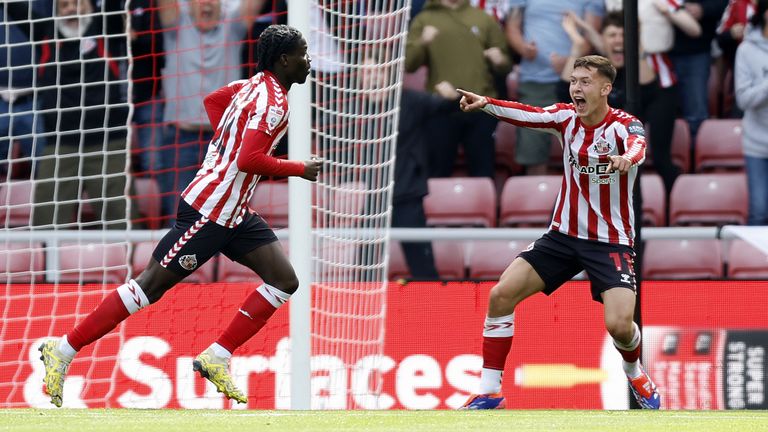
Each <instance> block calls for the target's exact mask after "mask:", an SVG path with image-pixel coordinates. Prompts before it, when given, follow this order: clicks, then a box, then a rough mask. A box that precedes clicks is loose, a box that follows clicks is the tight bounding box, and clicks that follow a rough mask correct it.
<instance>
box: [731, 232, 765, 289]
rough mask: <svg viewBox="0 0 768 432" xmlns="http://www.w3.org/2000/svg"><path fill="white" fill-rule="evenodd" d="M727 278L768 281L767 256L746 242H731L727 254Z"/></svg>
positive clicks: (739, 240) (738, 240)
mask: <svg viewBox="0 0 768 432" xmlns="http://www.w3.org/2000/svg"><path fill="white" fill-rule="evenodd" d="M728 278H730V279H768V255H766V253H765V252H763V251H761V250H760V249H758V248H756V247H755V246H752V245H751V244H749V242H747V241H744V240H741V239H737V240H733V241H732V242H731V247H730V249H729V252H728Z"/></svg>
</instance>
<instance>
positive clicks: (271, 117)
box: [267, 106, 284, 132]
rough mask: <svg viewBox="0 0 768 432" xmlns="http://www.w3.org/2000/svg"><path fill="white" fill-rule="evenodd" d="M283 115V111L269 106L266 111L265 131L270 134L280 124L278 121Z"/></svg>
mask: <svg viewBox="0 0 768 432" xmlns="http://www.w3.org/2000/svg"><path fill="white" fill-rule="evenodd" d="M283 114H284V112H283V110H282V109H280V108H278V107H274V106H271V107H269V108H268V109H267V129H268V130H269V131H270V132H272V131H273V130H274V129H275V127H277V125H278V124H279V123H280V119H282V118H283Z"/></svg>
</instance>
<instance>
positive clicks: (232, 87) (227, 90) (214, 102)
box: [203, 81, 243, 129]
mask: <svg viewBox="0 0 768 432" xmlns="http://www.w3.org/2000/svg"><path fill="white" fill-rule="evenodd" d="M242 87H243V81H234V82H231V83H229V84H227V85H225V86H224V87H221V88H219V89H218V90H214V91H213V92H211V93H210V94H209V95H208V96H206V97H205V99H203V105H204V106H205V112H206V113H207V114H208V120H209V121H210V122H211V126H212V127H213V128H214V129H216V128H218V126H219V122H220V121H221V117H222V116H223V115H224V111H226V110H227V106H229V103H230V102H231V101H232V97H233V96H234V95H235V94H237V92H238V91H239V90H240V89H241V88H242Z"/></svg>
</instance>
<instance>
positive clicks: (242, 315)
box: [216, 291, 277, 353]
mask: <svg viewBox="0 0 768 432" xmlns="http://www.w3.org/2000/svg"><path fill="white" fill-rule="evenodd" d="M276 310H277V308H275V307H274V306H273V305H272V304H271V303H270V302H268V301H267V299H265V298H264V296H263V295H262V294H261V293H260V292H259V291H254V292H252V293H251V295H249V296H248V298H246V299H245V302H244V303H243V306H242V307H241V308H240V310H239V311H237V314H236V315H235V317H234V318H233V319H232V322H230V323H229V326H228V327H227V329H226V330H224V332H223V333H222V334H221V336H219V338H218V339H217V340H216V343H218V344H219V345H221V346H222V347H224V348H225V349H226V350H227V351H229V352H230V353H233V352H235V350H236V349H237V348H239V347H240V346H241V345H242V344H244V343H245V342H246V341H248V339H250V338H251V337H253V335H255V334H256V333H258V332H259V330H261V328H262V327H264V324H266V323H267V320H269V318H270V317H271V316H272V314H274V313H275V311H276Z"/></svg>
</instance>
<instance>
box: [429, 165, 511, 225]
mask: <svg viewBox="0 0 768 432" xmlns="http://www.w3.org/2000/svg"><path fill="white" fill-rule="evenodd" d="M424 212H425V213H426V216H427V225H429V226H476V227H493V226H496V188H495V186H494V184H493V180H491V179H490V178H486V177H450V178H431V179H429V195H427V196H426V197H425V198H424Z"/></svg>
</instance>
